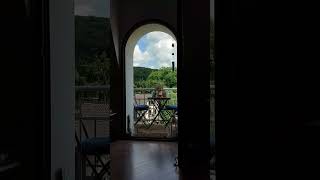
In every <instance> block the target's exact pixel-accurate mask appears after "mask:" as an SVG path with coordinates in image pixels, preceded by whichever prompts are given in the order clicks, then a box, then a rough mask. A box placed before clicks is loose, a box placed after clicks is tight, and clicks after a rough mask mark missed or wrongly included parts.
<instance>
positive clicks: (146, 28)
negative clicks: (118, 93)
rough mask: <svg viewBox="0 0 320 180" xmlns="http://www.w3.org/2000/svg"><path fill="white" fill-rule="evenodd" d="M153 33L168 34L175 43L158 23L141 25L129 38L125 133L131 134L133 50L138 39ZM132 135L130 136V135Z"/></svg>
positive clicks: (170, 33)
mask: <svg viewBox="0 0 320 180" xmlns="http://www.w3.org/2000/svg"><path fill="white" fill-rule="evenodd" d="M153 31H160V32H164V33H166V34H169V35H170V36H171V37H173V39H174V40H175V41H177V40H176V37H175V35H174V33H173V32H172V31H171V30H170V29H169V28H167V27H166V26H164V25H161V24H158V23H149V24H145V25H142V26H140V27H138V28H137V29H135V30H134V31H133V32H132V33H131V35H130V36H129V38H128V40H127V43H126V46H125V87H126V112H125V113H126V116H125V117H126V119H129V120H130V121H129V122H128V121H126V122H127V123H129V124H127V125H126V132H127V133H130V132H131V133H132V132H133V128H134V126H133V119H134V112H133V104H134V102H133V101H134V100H133V97H134V94H133V93H134V89H133V87H134V85H133V84H134V82H133V53H134V48H135V46H136V44H137V42H138V41H139V39H140V38H141V37H142V36H144V35H146V34H148V33H150V32H153ZM131 135H132V134H131Z"/></svg>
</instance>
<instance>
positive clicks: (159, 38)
mask: <svg viewBox="0 0 320 180" xmlns="http://www.w3.org/2000/svg"><path fill="white" fill-rule="evenodd" d="M143 38H145V51H144V52H141V49H140V47H139V46H138V44H137V45H136V47H135V53H134V56H133V61H134V65H135V64H139V66H144V67H151V66H153V67H154V68H160V67H171V65H172V61H174V62H175V66H177V43H176V41H175V40H174V39H173V38H172V37H171V36H170V35H168V34H166V33H163V32H157V31H156V32H151V33H148V34H146V35H145V37H143ZM172 43H174V47H172ZM136 50H137V51H136ZM172 53H174V55H173V56H172ZM141 54H147V55H148V56H147V55H145V57H144V58H141ZM146 57H148V58H146ZM142 59H143V60H142Z"/></svg>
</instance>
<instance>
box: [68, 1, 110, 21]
mask: <svg viewBox="0 0 320 180" xmlns="http://www.w3.org/2000/svg"><path fill="white" fill-rule="evenodd" d="M74 10H75V15H80V16H96V17H110V0H75V1H74Z"/></svg>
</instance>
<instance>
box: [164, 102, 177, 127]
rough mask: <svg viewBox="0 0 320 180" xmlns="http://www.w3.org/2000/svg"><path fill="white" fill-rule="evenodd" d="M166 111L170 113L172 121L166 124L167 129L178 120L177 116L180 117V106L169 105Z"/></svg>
mask: <svg viewBox="0 0 320 180" xmlns="http://www.w3.org/2000/svg"><path fill="white" fill-rule="evenodd" d="M165 110H167V111H170V112H171V113H170V119H169V120H168V121H167V122H166V123H165V127H167V126H168V124H169V123H170V122H173V121H176V120H177V115H178V106H176V105H168V106H166V107H165Z"/></svg>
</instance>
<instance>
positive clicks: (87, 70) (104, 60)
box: [75, 16, 115, 85]
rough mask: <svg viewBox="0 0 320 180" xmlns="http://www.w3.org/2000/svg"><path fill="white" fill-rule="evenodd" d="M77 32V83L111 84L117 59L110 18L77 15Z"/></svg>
mask: <svg viewBox="0 0 320 180" xmlns="http://www.w3.org/2000/svg"><path fill="white" fill-rule="evenodd" d="M75 34H76V36H75V47H76V48H75V55H76V60H75V63H76V72H75V73H76V85H105V84H109V81H110V74H109V70H110V65H111V60H112V59H115V51H114V46H113V41H112V34H111V28H110V21H109V19H107V18H101V17H91V16H75Z"/></svg>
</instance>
